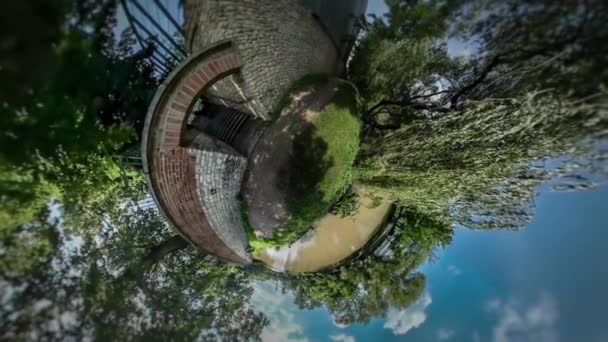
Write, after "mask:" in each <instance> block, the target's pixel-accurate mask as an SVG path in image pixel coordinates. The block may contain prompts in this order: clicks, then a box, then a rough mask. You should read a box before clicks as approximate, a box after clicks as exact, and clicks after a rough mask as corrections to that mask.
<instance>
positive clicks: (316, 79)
mask: <svg viewBox="0 0 608 342" xmlns="http://www.w3.org/2000/svg"><path fill="white" fill-rule="evenodd" d="M327 80H329V75H327V74H309V75H306V76H304V77H302V78H301V79H299V80H297V81H295V82H293V83H292V84H291V85H290V86H289V88H287V90H286V91H285V93H284V94H283V95H281V97H280V98H279V100H278V101H277V104H276V106H275V108H274V110H273V111H272V113H270V120H271V121H275V120H277V119H278V118H279V117H280V116H281V112H282V111H283V109H284V108H285V107H287V106H288V105H289V104H290V103H291V102H292V101H293V96H294V95H295V94H297V93H299V92H301V91H303V90H306V89H312V90H314V89H317V88H318V87H319V86H320V85H322V84H324V83H325V82H327Z"/></svg>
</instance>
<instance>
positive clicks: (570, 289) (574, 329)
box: [253, 186, 608, 342]
mask: <svg viewBox="0 0 608 342" xmlns="http://www.w3.org/2000/svg"><path fill="white" fill-rule="evenodd" d="M607 199H608V186H602V187H600V188H597V189H595V190H592V191H586V192H578V193H560V192H552V193H544V194H542V195H541V196H540V197H539V198H538V200H537V214H536V216H535V218H534V219H533V221H532V222H531V223H530V224H529V225H528V226H527V227H526V228H525V229H523V230H521V231H517V232H515V231H489V232H488V231H472V230H468V229H463V228H458V229H457V230H456V234H455V237H454V242H453V243H452V245H450V246H449V247H448V248H447V249H445V250H444V251H443V252H442V253H440V255H439V257H438V260H436V261H435V262H429V263H427V264H425V265H423V266H422V267H421V271H422V272H423V273H424V274H425V275H426V276H427V288H426V292H425V293H424V295H423V296H422V297H421V298H420V299H419V300H418V302H416V303H415V304H413V305H412V306H410V307H409V308H407V309H406V310H403V311H396V310H390V311H389V312H388V313H387V315H386V318H384V319H375V320H373V321H372V322H371V323H370V324H368V325H360V324H355V325H352V326H348V327H338V326H336V325H334V324H333V323H332V321H331V318H330V317H329V315H328V312H327V311H326V310H325V309H323V308H320V309H315V310H310V311H301V310H299V309H298V308H297V307H296V306H295V305H294V304H293V298H292V297H291V295H281V294H279V293H277V291H275V289H274V288H273V286H272V284H270V283H263V284H260V285H259V286H258V287H257V288H256V294H255V295H254V299H253V302H254V303H255V304H257V305H256V306H258V308H262V311H264V312H265V313H266V314H267V315H268V316H269V318H270V320H271V322H272V323H271V325H270V327H269V328H267V329H266V330H265V332H264V335H263V337H264V338H265V340H266V341H332V340H337V341H349V342H353V341H369V340H378V341H496V342H506V341H598V342H599V341H608V327H606V326H605V318H606V317H608V296H606V294H605V290H606V289H608V271H607V270H606V266H605V265H604V264H603V262H604V261H605V260H608V258H607V256H608V249H606V248H605V247H606V243H607V242H608V230H607V229H606V228H607V226H606V222H608V210H607V209H608V207H607V205H606V203H608V201H607ZM332 336H333V339H332Z"/></svg>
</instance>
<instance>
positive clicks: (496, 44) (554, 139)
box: [350, 0, 608, 229]
mask: <svg viewBox="0 0 608 342" xmlns="http://www.w3.org/2000/svg"><path fill="white" fill-rule="evenodd" d="M387 5H388V6H389V9H390V13H389V15H388V16H387V17H386V20H380V19H377V18H376V19H374V20H373V21H372V22H371V23H369V25H368V27H367V31H366V32H365V36H364V37H363V38H362V40H361V44H360V48H359V49H358V50H357V51H356V55H355V58H354V60H353V61H352V67H351V72H350V76H351V78H352V79H353V81H354V82H355V83H356V84H357V85H358V86H359V88H360V89H361V90H362V92H363V93H364V94H366V95H367V96H366V101H367V106H368V109H367V111H366V114H365V116H364V121H365V123H366V124H367V127H366V132H367V133H368V134H367V135H366V139H365V141H364V143H363V144H362V148H361V155H360V158H359V162H358V163H357V166H356V172H355V176H356V178H357V179H358V180H360V181H361V182H362V183H364V184H365V185H366V186H369V187H371V188H372V189H374V191H376V192H380V193H387V194H390V195H391V197H392V198H394V199H395V200H397V201H398V202H399V203H400V204H402V205H405V206H412V207H415V208H416V209H417V210H419V211H421V212H426V213H428V214H432V215H439V217H441V218H443V219H446V220H450V219H452V220H455V222H457V223H460V224H463V225H466V226H469V227H476V228H497V227H506V228H512V229H515V228H518V227H521V226H522V225H523V224H525V223H526V222H527V221H528V220H529V219H530V217H531V215H532V214H533V201H532V199H533V197H534V191H535V190H534V189H535V187H536V186H537V185H539V184H541V183H542V182H545V181H548V180H551V179H554V180H555V179H560V178H561V179H562V181H563V179H564V177H567V180H566V183H567V184H565V185H563V184H560V187H564V188H567V189H574V188H588V187H589V186H591V182H590V181H588V179H587V178H586V177H585V175H588V174H589V173H593V172H596V171H601V170H602V167H601V165H600V164H601V163H602V160H604V159H605V152H602V151H601V149H595V150H593V144H594V143H597V142H598V141H600V140H601V139H603V138H605V133H603V132H605V129H606V109H605V108H606V107H605V104H606V92H605V90H604V88H603V87H604V85H603V81H602V79H605V76H606V75H605V68H603V66H604V65H605V64H606V62H607V61H606V56H607V51H606V49H605V44H601V43H599V42H600V41H601V40H603V39H606V38H607V37H608V30H607V27H606V25H605V18H606V16H608V6H606V4H605V2H601V1H587V2H582V1H574V2H569V3H563V2H554V1H543V0H538V1H531V2H521V1H508V2H507V3H504V2H494V1H490V2H487V1H473V2H468V3H460V2H435V1H424V2H423V1H411V2H409V1H408V2H406V3H404V2H401V1H389V2H387ZM592 13H593V14H592ZM430 21H435V23H431V22H430ZM448 23H449V24H450V25H447V24H448ZM447 37H452V38H454V37H457V38H458V39H461V43H462V42H464V43H468V44H469V49H471V54H470V55H468V56H466V57H457V56H450V55H448V54H447V51H446V38H447ZM577 154H579V155H577ZM551 158H560V160H562V161H563V160H566V161H567V162H565V163H563V165H561V166H560V167H553V169H552V167H544V166H543V165H542V164H543V163H544V162H545V161H548V160H551ZM551 164H556V162H552V163H551Z"/></svg>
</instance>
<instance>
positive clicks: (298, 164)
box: [279, 83, 360, 238]
mask: <svg viewBox="0 0 608 342" xmlns="http://www.w3.org/2000/svg"><path fill="white" fill-rule="evenodd" d="M356 101H357V94H356V90H355V89H354V87H353V86H352V85H351V84H348V83H344V84H342V85H340V86H339V89H338V91H337V92H336V94H335V96H334V98H333V99H332V100H331V102H330V103H329V104H328V105H327V106H326V107H325V108H324V109H323V111H322V112H321V113H320V114H319V116H318V117H316V118H315V119H314V121H313V122H312V127H311V129H310V131H309V132H303V133H301V134H300V135H299V136H297V137H296V138H295V140H294V151H295V153H294V157H293V162H292V163H291V165H292V173H291V178H292V182H291V184H290V188H291V190H292V192H291V193H290V196H289V203H288V204H289V211H290V213H291V214H292V217H291V219H290V222H289V224H288V227H287V229H285V231H284V232H281V231H279V238H281V237H280V236H281V234H291V232H293V231H296V232H298V234H297V235H301V234H303V232H305V231H306V230H308V229H309V228H310V227H311V226H312V225H313V224H314V223H315V222H316V221H317V220H318V219H319V218H320V217H321V216H323V215H325V214H326V213H327V212H328V210H329V208H330V206H331V204H332V203H333V202H335V201H336V199H337V198H338V197H339V196H340V194H341V192H342V191H343V189H344V188H345V186H346V185H347V184H349V183H350V181H351V177H352V165H353V162H354V160H355V157H356V155H357V152H358V149H359V132H360V121H359V118H358V117H357V105H356V104H357V102H356Z"/></svg>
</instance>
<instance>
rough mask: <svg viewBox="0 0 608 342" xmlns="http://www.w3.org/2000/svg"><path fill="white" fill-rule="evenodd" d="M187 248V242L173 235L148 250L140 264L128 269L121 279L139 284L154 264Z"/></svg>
mask: <svg viewBox="0 0 608 342" xmlns="http://www.w3.org/2000/svg"><path fill="white" fill-rule="evenodd" d="M186 247H188V242H186V240H184V239H183V238H182V237H181V236H179V235H173V236H172V237H170V238H169V239H167V240H165V241H163V242H161V243H160V244H158V245H156V246H154V247H152V248H150V250H149V251H148V254H146V255H145V256H144V257H143V258H142V259H141V260H140V262H138V263H136V264H135V265H133V266H132V267H130V268H129V269H128V270H127V271H126V272H125V273H124V274H123V275H122V276H121V278H123V279H131V280H134V281H136V282H138V283H139V282H140V281H141V280H142V277H143V275H144V274H146V272H148V271H150V269H151V268H152V266H154V264H156V263H158V262H160V261H161V260H163V258H165V257H166V256H168V255H169V254H172V253H175V252H177V251H180V250H182V249H184V248H186Z"/></svg>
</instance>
